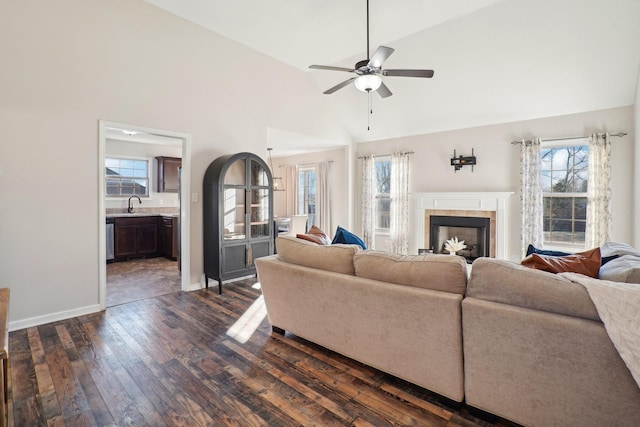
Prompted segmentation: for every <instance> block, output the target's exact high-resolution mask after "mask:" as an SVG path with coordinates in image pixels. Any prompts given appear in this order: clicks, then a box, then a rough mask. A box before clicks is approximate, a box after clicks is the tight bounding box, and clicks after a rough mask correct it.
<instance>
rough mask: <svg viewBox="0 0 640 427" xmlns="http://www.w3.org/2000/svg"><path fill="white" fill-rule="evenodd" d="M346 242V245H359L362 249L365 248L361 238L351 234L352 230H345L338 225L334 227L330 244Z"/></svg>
mask: <svg viewBox="0 0 640 427" xmlns="http://www.w3.org/2000/svg"><path fill="white" fill-rule="evenodd" d="M335 243H346V244H348V245H360V247H361V248H362V249H367V245H365V244H364V242H363V241H362V239H361V238H359V237H358V236H356V235H355V234H353V233H352V232H350V231H348V230H345V229H344V228H342V227H340V226H338V228H337V229H336V235H335V236H334V237H333V240H332V241H331V244H332V245H333V244H335Z"/></svg>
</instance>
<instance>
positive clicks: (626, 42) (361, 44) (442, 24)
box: [146, 0, 640, 142]
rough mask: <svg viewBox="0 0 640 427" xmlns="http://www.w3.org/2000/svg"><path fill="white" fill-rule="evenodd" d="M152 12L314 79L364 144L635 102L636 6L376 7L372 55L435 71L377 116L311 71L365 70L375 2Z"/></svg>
mask: <svg viewBox="0 0 640 427" xmlns="http://www.w3.org/2000/svg"><path fill="white" fill-rule="evenodd" d="M146 1H147V2H148V3H151V4H153V5H156V6H157V7H160V8H163V9H165V10H167V11H169V12H171V13H173V14H175V15H178V16H180V17H183V18H184V19H187V20H189V21H192V22H194V23H196V24H198V25H201V26H203V27H206V28H209V29H211V30H212V31H215V32H216V33H219V34H221V35H222V36H224V37H227V38H229V39H232V40H235V41H237V42H239V43H241V44H243V45H246V46H248V47H250V48H252V49H255V50H257V51H259V52H262V53H263V54H265V55H268V56H270V57H273V58H275V59H277V60H280V61H282V62H284V63H287V64H289V65H291V66H292V67H295V68H298V69H299V70H300V72H304V73H308V75H309V78H310V79H311V80H312V82H313V83H314V84H315V85H317V88H318V94H319V96H323V97H325V99H326V101H327V102H328V103H329V104H330V106H331V107H332V108H333V109H334V110H335V112H336V114H337V115H338V117H339V118H340V120H341V121H342V122H343V123H344V125H345V127H346V128H347V129H348V130H349V131H350V132H351V134H352V135H353V138H354V140H355V141H357V142H362V141H371V140H379V139H386V138H395V137H402V136H407V135H418V134H425V133H432V132H439V131H445V130H452V129H460V128H469V127H474V126H482V125H488V124H496V123H506V122H512V121H519V120H527V119H533V118H541V117H550V116H558V115H564V114H572V113H578V112H584V111H595V110H601V109H607V108H615V107H621V106H628V105H633V103H634V98H635V92H636V84H637V81H638V72H639V67H640V25H639V22H640V1H638V0H606V1H605V0H457V1H450V0H422V1H420V0H394V1H383V0H370V44H371V53H373V51H374V50H375V48H376V47H377V46H379V45H385V46H389V47H392V48H394V49H395V53H393V55H392V56H391V57H390V58H389V59H388V60H387V61H386V63H385V64H384V65H385V68H428V69H433V70H435V75H434V77H433V78H432V79H418V78H400V77H385V84H386V85H387V86H388V87H389V88H390V89H391V91H392V92H393V96H391V97H389V98H385V99H382V98H380V97H379V96H378V95H377V94H373V96H372V99H371V102H372V108H373V114H371V115H368V114H367V112H368V103H369V99H368V96H367V94H365V93H363V92H359V91H358V90H356V89H355V88H354V87H353V85H350V86H347V87H345V88H343V89H341V90H339V91H337V92H336V93H334V94H332V95H322V92H323V91H324V90H326V89H328V88H330V87H332V86H334V85H336V84H337V83H339V82H341V81H343V80H346V79H347V78H349V77H351V76H352V75H351V74H349V73H345V72H338V71H319V70H309V69H308V66H309V65H311V64H322V65H333V66H339V67H347V68H348V67H353V65H354V64H355V63H356V62H357V61H360V60H363V59H366V56H367V55H366V0H271V1H264V0H238V1H210V0H146ZM221 63H223V61H221ZM256 72H259V70H256ZM368 123H370V130H367V126H368Z"/></svg>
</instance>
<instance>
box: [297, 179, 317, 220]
mask: <svg viewBox="0 0 640 427" xmlns="http://www.w3.org/2000/svg"><path fill="white" fill-rule="evenodd" d="M298 214H307V215H309V219H308V222H307V224H309V226H312V225H317V224H316V168H315V167H308V168H300V169H299V170H298Z"/></svg>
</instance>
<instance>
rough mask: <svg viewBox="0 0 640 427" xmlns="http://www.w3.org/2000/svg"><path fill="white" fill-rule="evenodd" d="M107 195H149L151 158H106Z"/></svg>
mask: <svg viewBox="0 0 640 427" xmlns="http://www.w3.org/2000/svg"><path fill="white" fill-rule="evenodd" d="M105 182H106V185H107V191H106V193H105V194H106V196H107V197H129V196H140V197H149V160H144V159H123V158H115V157H107V158H105Z"/></svg>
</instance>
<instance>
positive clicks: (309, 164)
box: [278, 160, 333, 168]
mask: <svg viewBox="0 0 640 427" xmlns="http://www.w3.org/2000/svg"><path fill="white" fill-rule="evenodd" d="M326 162H328V163H333V160H326ZM318 163H322V162H316V163H301V164H299V165H295V166H302V167H305V166H315V165H317V164H318ZM285 166H289V165H278V167H279V168H283V167H285Z"/></svg>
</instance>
